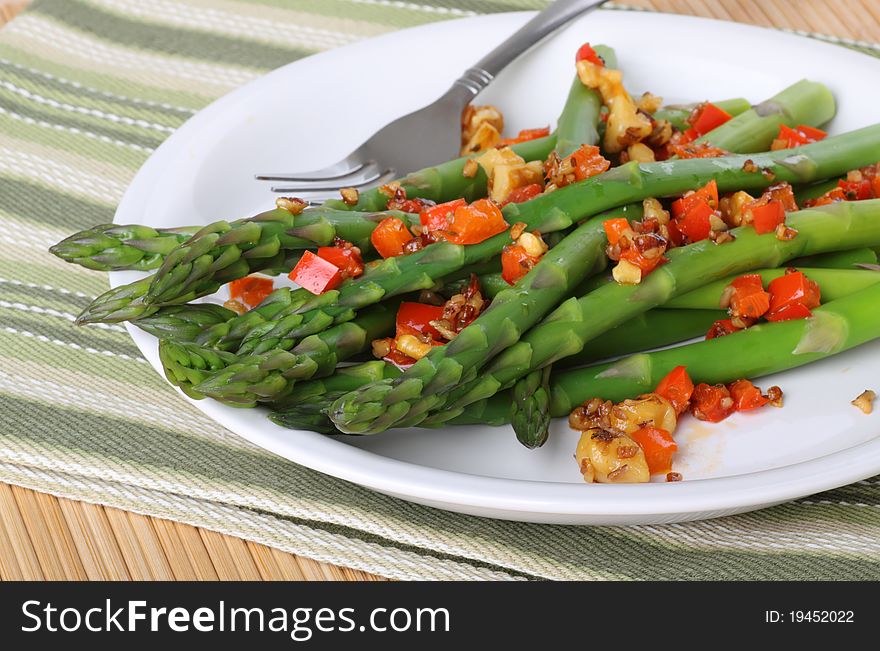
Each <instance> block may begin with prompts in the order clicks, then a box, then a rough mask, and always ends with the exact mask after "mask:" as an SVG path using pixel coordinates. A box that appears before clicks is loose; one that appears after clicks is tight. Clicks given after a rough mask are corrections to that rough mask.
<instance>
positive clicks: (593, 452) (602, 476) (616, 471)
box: [575, 430, 651, 483]
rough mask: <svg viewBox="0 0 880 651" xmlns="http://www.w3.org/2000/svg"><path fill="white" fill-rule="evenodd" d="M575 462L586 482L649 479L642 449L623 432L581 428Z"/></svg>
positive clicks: (627, 481) (633, 481) (640, 481)
mask: <svg viewBox="0 0 880 651" xmlns="http://www.w3.org/2000/svg"><path fill="white" fill-rule="evenodd" d="M575 461H577V464H578V468H579V470H580V471H581V474H583V476H584V480H585V481H587V482H593V481H597V482H602V483H642V482H647V481H649V480H650V478H651V473H650V471H649V470H648V462H647V459H646V458H645V453H644V452H643V451H642V448H641V447H640V446H639V444H638V443H636V442H635V441H634V440H632V439H631V438H629V437H628V436H626V435H624V434H617V433H614V432H607V431H603V430H593V431H590V430H587V431H585V432H584V433H583V434H581V437H580V440H579V441H578V445H577V449H576V450H575Z"/></svg>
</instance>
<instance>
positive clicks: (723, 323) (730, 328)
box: [706, 319, 742, 339]
mask: <svg viewBox="0 0 880 651" xmlns="http://www.w3.org/2000/svg"><path fill="white" fill-rule="evenodd" d="M740 330H742V328H738V327H736V326H735V325H733V321H731V320H730V319H721V320H719V321H716V322H715V323H713V324H712V327H711V328H709V332H707V333H706V339H715V338H717V337H725V336H727V335H732V334H733V333H734V332H739V331H740Z"/></svg>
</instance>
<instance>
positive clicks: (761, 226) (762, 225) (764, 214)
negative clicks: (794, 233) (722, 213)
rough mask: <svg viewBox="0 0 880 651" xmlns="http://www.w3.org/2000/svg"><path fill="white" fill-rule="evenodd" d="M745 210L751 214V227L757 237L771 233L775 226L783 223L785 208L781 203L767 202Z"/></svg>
mask: <svg viewBox="0 0 880 651" xmlns="http://www.w3.org/2000/svg"><path fill="white" fill-rule="evenodd" d="M747 209H748V210H750V211H751V213H752V225H753V226H754V227H755V232H756V233H758V235H764V234H765V233H772V232H773V231H775V230H776V227H777V226H779V225H780V224H784V223H785V208H784V207H783V205H782V202H781V201H775V200H774V201H769V202H767V203H765V204H764V205H756V206H752V207H749V208H747Z"/></svg>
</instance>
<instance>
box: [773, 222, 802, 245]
mask: <svg viewBox="0 0 880 651" xmlns="http://www.w3.org/2000/svg"><path fill="white" fill-rule="evenodd" d="M797 234H798V232H797V230H795V229H794V228H791V227H790V226H786V225H785V224H780V225H779V226H777V227H776V239H777V240H779V241H780V242H788V241H789V240H793V239H794V238H796V237H797Z"/></svg>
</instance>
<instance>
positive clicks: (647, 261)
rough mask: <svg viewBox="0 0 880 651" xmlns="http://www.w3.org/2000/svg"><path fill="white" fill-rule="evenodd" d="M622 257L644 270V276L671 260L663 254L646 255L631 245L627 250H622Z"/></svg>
mask: <svg viewBox="0 0 880 651" xmlns="http://www.w3.org/2000/svg"><path fill="white" fill-rule="evenodd" d="M620 259H621V260H626V261H627V262H631V263H632V264H634V265H635V266H637V267H638V268H639V269H641V270H642V278H644V277H645V276H647V275H648V274H649V273H651V272H652V271H654V269H656V268H657V267H659V266H661V265H664V264H666V263H667V262H669V258H667V257H666V256H663V255H658V256H657V257H655V258H648V257H645V256H644V255H643V254H642V252H641V251H639V250H638V249H637V248H636V247H634V246H631V247H630V248H628V249H626V250H625V251H621V252H620Z"/></svg>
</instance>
